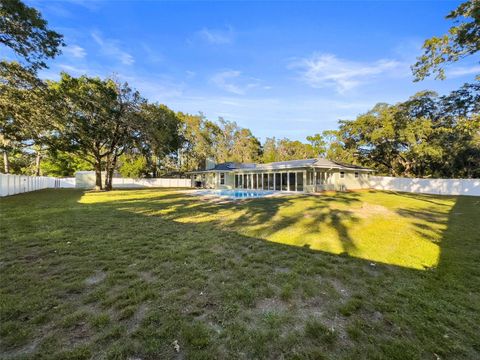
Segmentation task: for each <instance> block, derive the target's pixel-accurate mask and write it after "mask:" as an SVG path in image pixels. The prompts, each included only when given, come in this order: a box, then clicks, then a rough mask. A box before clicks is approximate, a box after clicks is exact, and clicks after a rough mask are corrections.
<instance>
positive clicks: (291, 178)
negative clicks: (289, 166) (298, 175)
mask: <svg viewBox="0 0 480 360" xmlns="http://www.w3.org/2000/svg"><path fill="white" fill-rule="evenodd" d="M288 181H289V182H290V188H289V189H288V191H295V173H294V172H291V173H288Z"/></svg>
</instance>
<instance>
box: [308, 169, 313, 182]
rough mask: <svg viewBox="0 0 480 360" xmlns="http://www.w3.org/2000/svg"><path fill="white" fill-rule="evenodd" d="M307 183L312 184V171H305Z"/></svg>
mask: <svg viewBox="0 0 480 360" xmlns="http://www.w3.org/2000/svg"><path fill="white" fill-rule="evenodd" d="M307 185H313V171H307Z"/></svg>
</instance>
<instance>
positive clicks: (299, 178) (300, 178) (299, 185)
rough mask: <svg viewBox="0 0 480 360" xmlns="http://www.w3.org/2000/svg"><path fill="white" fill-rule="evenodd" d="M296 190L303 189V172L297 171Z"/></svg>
mask: <svg viewBox="0 0 480 360" xmlns="http://www.w3.org/2000/svg"><path fill="white" fill-rule="evenodd" d="M297 191H303V173H302V172H297Z"/></svg>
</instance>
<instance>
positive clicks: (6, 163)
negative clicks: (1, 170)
mask: <svg viewBox="0 0 480 360" xmlns="http://www.w3.org/2000/svg"><path fill="white" fill-rule="evenodd" d="M3 165H4V167H5V174H9V173H10V161H9V160H8V153H7V150H3Z"/></svg>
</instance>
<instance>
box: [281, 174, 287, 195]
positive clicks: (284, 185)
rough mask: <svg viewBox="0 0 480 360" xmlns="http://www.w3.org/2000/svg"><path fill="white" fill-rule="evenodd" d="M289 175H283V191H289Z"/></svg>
mask: <svg viewBox="0 0 480 360" xmlns="http://www.w3.org/2000/svg"><path fill="white" fill-rule="evenodd" d="M287 186H288V183H287V173H282V191H287V190H288V187H287Z"/></svg>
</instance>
